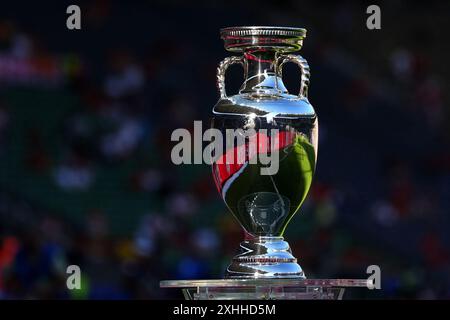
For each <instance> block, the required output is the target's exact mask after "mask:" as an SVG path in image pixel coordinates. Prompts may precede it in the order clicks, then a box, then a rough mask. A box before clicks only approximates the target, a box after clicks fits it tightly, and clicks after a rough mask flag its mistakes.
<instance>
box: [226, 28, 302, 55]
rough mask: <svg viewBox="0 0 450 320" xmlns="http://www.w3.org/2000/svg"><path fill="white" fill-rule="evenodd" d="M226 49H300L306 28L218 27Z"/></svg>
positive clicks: (283, 50) (289, 50) (239, 50)
mask: <svg viewBox="0 0 450 320" xmlns="http://www.w3.org/2000/svg"><path fill="white" fill-rule="evenodd" d="M220 36H221V38H222V39H223V40H224V41H225V49H226V50H228V51H234V52H236V51H238V52H241V51H245V50H247V49H258V48H266V49H268V48H271V49H274V50H277V51H282V52H292V51H298V50H300V49H301V47H302V44H303V39H304V38H305V37H306V29H303V28H291V27H255V26H253V27H229V28H223V29H220Z"/></svg>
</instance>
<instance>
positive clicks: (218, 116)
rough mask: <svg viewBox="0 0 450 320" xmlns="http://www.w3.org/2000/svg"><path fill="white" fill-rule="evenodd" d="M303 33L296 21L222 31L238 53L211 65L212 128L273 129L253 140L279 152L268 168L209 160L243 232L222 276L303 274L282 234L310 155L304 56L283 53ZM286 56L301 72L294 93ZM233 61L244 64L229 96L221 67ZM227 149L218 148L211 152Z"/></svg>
mask: <svg viewBox="0 0 450 320" xmlns="http://www.w3.org/2000/svg"><path fill="white" fill-rule="evenodd" d="M305 35H306V30H305V29H301V28H284V27H233V28H225V29H222V30H221V37H222V39H223V40H224V42H225V48H226V49H227V50H229V51H234V52H242V53H243V55H242V56H233V57H227V58H225V59H224V60H223V61H222V62H221V63H220V64H219V67H218V68H217V87H218V89H219V94H220V99H219V101H218V102H217V103H216V105H215V106H214V108H213V121H212V125H213V127H214V128H216V129H219V130H221V131H222V132H223V133H225V132H226V131H227V129H243V130H246V129H254V130H255V131H256V132H260V130H261V129H264V130H266V131H265V132H272V131H271V130H274V132H277V133H276V134H274V135H272V133H269V134H264V135H258V139H260V138H262V139H268V140H270V141H272V140H277V139H278V141H281V142H280V143H279V144H280V145H279V149H277V150H273V151H272V152H275V153H276V155H277V156H278V159H279V163H278V164H279V170H278V171H277V173H276V174H274V175H269V176H267V175H262V174H260V173H259V172H260V171H259V169H260V168H261V167H262V165H259V164H251V162H250V161H248V162H246V163H244V164H243V165H242V166H240V165H237V166H229V165H223V164H221V163H220V161H216V162H215V163H214V164H213V176H214V179H215V182H216V185H217V187H218V190H219V192H220V194H221V196H222V198H223V200H224V201H225V203H226V205H227V207H228V208H229V209H230V211H231V213H232V214H233V215H234V216H235V217H236V219H237V220H238V221H239V223H240V224H241V226H242V227H243V229H244V230H245V232H246V234H247V235H248V236H247V238H246V240H245V241H243V242H242V243H241V246H240V249H239V252H238V254H237V256H236V257H234V258H233V261H232V263H231V264H230V266H229V267H228V268H227V270H226V277H227V278H300V279H303V278H305V274H304V272H303V270H302V268H301V267H300V266H299V265H298V263H297V259H296V258H295V257H294V256H293V255H292V254H291V249H290V248H289V245H288V243H287V242H286V241H284V240H283V238H282V236H283V233H284V230H285V229H286V227H287V224H288V223H289V221H290V219H291V218H292V217H293V215H294V214H295V213H296V212H297V211H298V210H299V208H300V207H301V205H302V203H303V201H304V200H305V198H306V195H307V193H308V191H309V188H310V186H311V182H312V177H313V175H314V171H315V167H316V162H317V149H318V145H317V142H318V120H317V115H316V113H315V111H314V108H313V107H312V105H311V104H310V102H309V100H308V87H309V81H310V70H309V66H308V63H307V61H306V60H305V59H304V58H303V57H301V56H299V55H295V54H292V53H290V52H294V51H298V50H300V48H301V46H302V44H303V39H304V38H305ZM287 53H289V54H287ZM288 62H292V63H295V64H296V65H297V66H298V67H299V69H300V72H301V77H300V92H299V93H298V94H296V95H295V94H291V93H289V92H288V90H287V89H286V87H285V85H284V84H283V80H282V72H283V65H285V64H286V63H288ZM233 64H239V65H241V66H242V67H243V68H244V76H245V80H244V82H243V84H242V86H241V88H240V90H239V93H238V94H236V95H232V96H228V95H227V92H226V88H225V74H226V70H227V68H228V67H229V66H230V65H233ZM244 143H247V142H244ZM240 147H244V148H248V145H241V146H237V148H240ZM234 151H236V150H234ZM230 152H233V150H229V149H226V148H225V149H224V150H223V153H222V154H221V155H218V157H217V158H220V157H221V156H223V155H224V154H227V153H230ZM217 158H216V159H217Z"/></svg>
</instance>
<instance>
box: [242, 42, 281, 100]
mask: <svg viewBox="0 0 450 320" xmlns="http://www.w3.org/2000/svg"><path fill="white" fill-rule="evenodd" d="M244 57H245V62H246V63H245V81H244V83H243V84H242V86H241V89H240V90H239V93H241V94H242V93H249V94H254V95H280V94H283V93H287V90H286V87H285V86H284V84H283V81H282V79H281V74H280V72H279V70H278V68H277V64H276V61H277V58H278V51H277V50H276V49H275V48H261V49H247V50H245V52H244Z"/></svg>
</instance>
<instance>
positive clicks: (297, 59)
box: [277, 54, 310, 99]
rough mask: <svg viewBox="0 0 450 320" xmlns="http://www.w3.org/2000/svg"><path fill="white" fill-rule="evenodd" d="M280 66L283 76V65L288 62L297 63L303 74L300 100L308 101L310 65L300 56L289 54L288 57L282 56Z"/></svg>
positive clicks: (299, 94) (279, 69) (279, 71)
mask: <svg viewBox="0 0 450 320" xmlns="http://www.w3.org/2000/svg"><path fill="white" fill-rule="evenodd" d="M277 62H278V63H277V65H278V73H279V74H280V75H281V74H282V73H283V65H284V64H285V63H286V62H293V63H295V64H296V65H297V66H298V67H299V68H300V71H301V73H302V76H301V81H300V92H299V93H298V97H299V98H305V99H308V86H309V77H310V72H309V65H308V62H307V61H306V59H305V58H303V57H302V56H300V55H295V54H287V55H281V56H280V57H279V58H278V60H277Z"/></svg>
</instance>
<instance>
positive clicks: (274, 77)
mask: <svg viewBox="0 0 450 320" xmlns="http://www.w3.org/2000/svg"><path fill="white" fill-rule="evenodd" d="M305 36H306V30H305V29H302V28H286V27H232V28H224V29H221V37H222V39H223V40H224V42H225V49H227V50H228V51H230V52H233V53H237V55H234V56H230V57H227V58H225V59H224V60H223V61H222V62H221V63H220V64H219V67H218V68H217V87H218V89H219V94H220V98H219V101H218V102H217V103H216V105H215V106H214V108H213V110H212V114H213V115H212V127H213V128H214V129H216V130H214V131H215V132H217V133H218V136H220V137H223V136H224V137H226V140H227V143H226V144H225V145H223V144H221V147H219V148H218V150H214V152H211V155H212V160H213V161H212V174H213V177H214V181H215V183H216V186H217V189H218V191H219V193H220V195H221V197H222V199H223V200H224V202H225V204H226V206H227V207H228V209H229V211H230V212H231V213H232V214H233V215H234V217H235V218H236V219H237V221H239V223H240V225H241V226H242V228H243V230H244V233H245V237H244V239H243V241H242V242H241V244H240V246H239V248H237V251H238V252H237V254H236V256H234V258H233V259H232V261H231V263H230V264H229V266H228V267H227V268H226V270H225V279H207V280H202V279H179V280H163V281H161V283H160V286H161V287H162V288H181V289H182V290H183V294H184V296H185V298H186V299H194V300H203V299H207V300H215V299H283V300H284V299H342V296H343V294H344V290H345V288H352V287H367V286H368V280H367V279H306V276H305V273H304V272H303V270H302V268H301V267H300V265H299V263H298V261H297V259H296V258H295V256H294V255H293V253H292V251H291V249H290V247H289V244H288V242H287V241H285V240H284V238H283V234H284V231H285V230H286V227H287V226H288V224H289V221H290V220H291V219H292V217H293V216H294V215H295V214H296V213H297V212H299V211H301V206H302V204H303V202H304V200H305V198H306V196H307V194H308V191H309V188H310V187H311V183H312V180H313V176H314V172H315V169H316V163H317V148H318V145H317V144H318V131H319V125H318V119H317V115H316V112H315V111H314V108H313V106H312V105H311V103H310V102H309V100H308V86H309V78H310V71H309V66H308V63H307V62H306V60H305V59H304V58H303V57H302V56H300V55H298V54H296V53H295V52H297V51H299V50H300V49H301V47H302V44H303V39H305ZM288 62H292V63H294V64H296V65H297V66H298V68H299V70H300V77H299V82H300V86H299V87H300V90H299V92H298V93H293V92H289V91H288V90H287V89H286V87H285V85H284V84H283V80H282V75H283V66H284V65H285V64H286V63H288ZM233 64H238V65H241V66H242V67H243V69H244V77H245V80H244V82H243V83H242V85H241V87H240V90H239V92H238V94H235V95H231V96H229V95H228V94H227V91H226V88H225V73H226V71H227V68H228V67H229V66H230V65H233ZM230 132H231V133H232V134H233V139H231V140H233V143H232V144H231V143H228V142H229V141H230V139H229V133H230ZM235 138H236V139H235ZM222 140H223V138H222ZM213 153H214V154H213ZM264 155H270V159H271V160H272V161H271V162H267V161H262V160H261V158H262V159H264V157H263V156H264ZM267 158H268V157H266V159H267ZM230 159H231V161H230Z"/></svg>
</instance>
